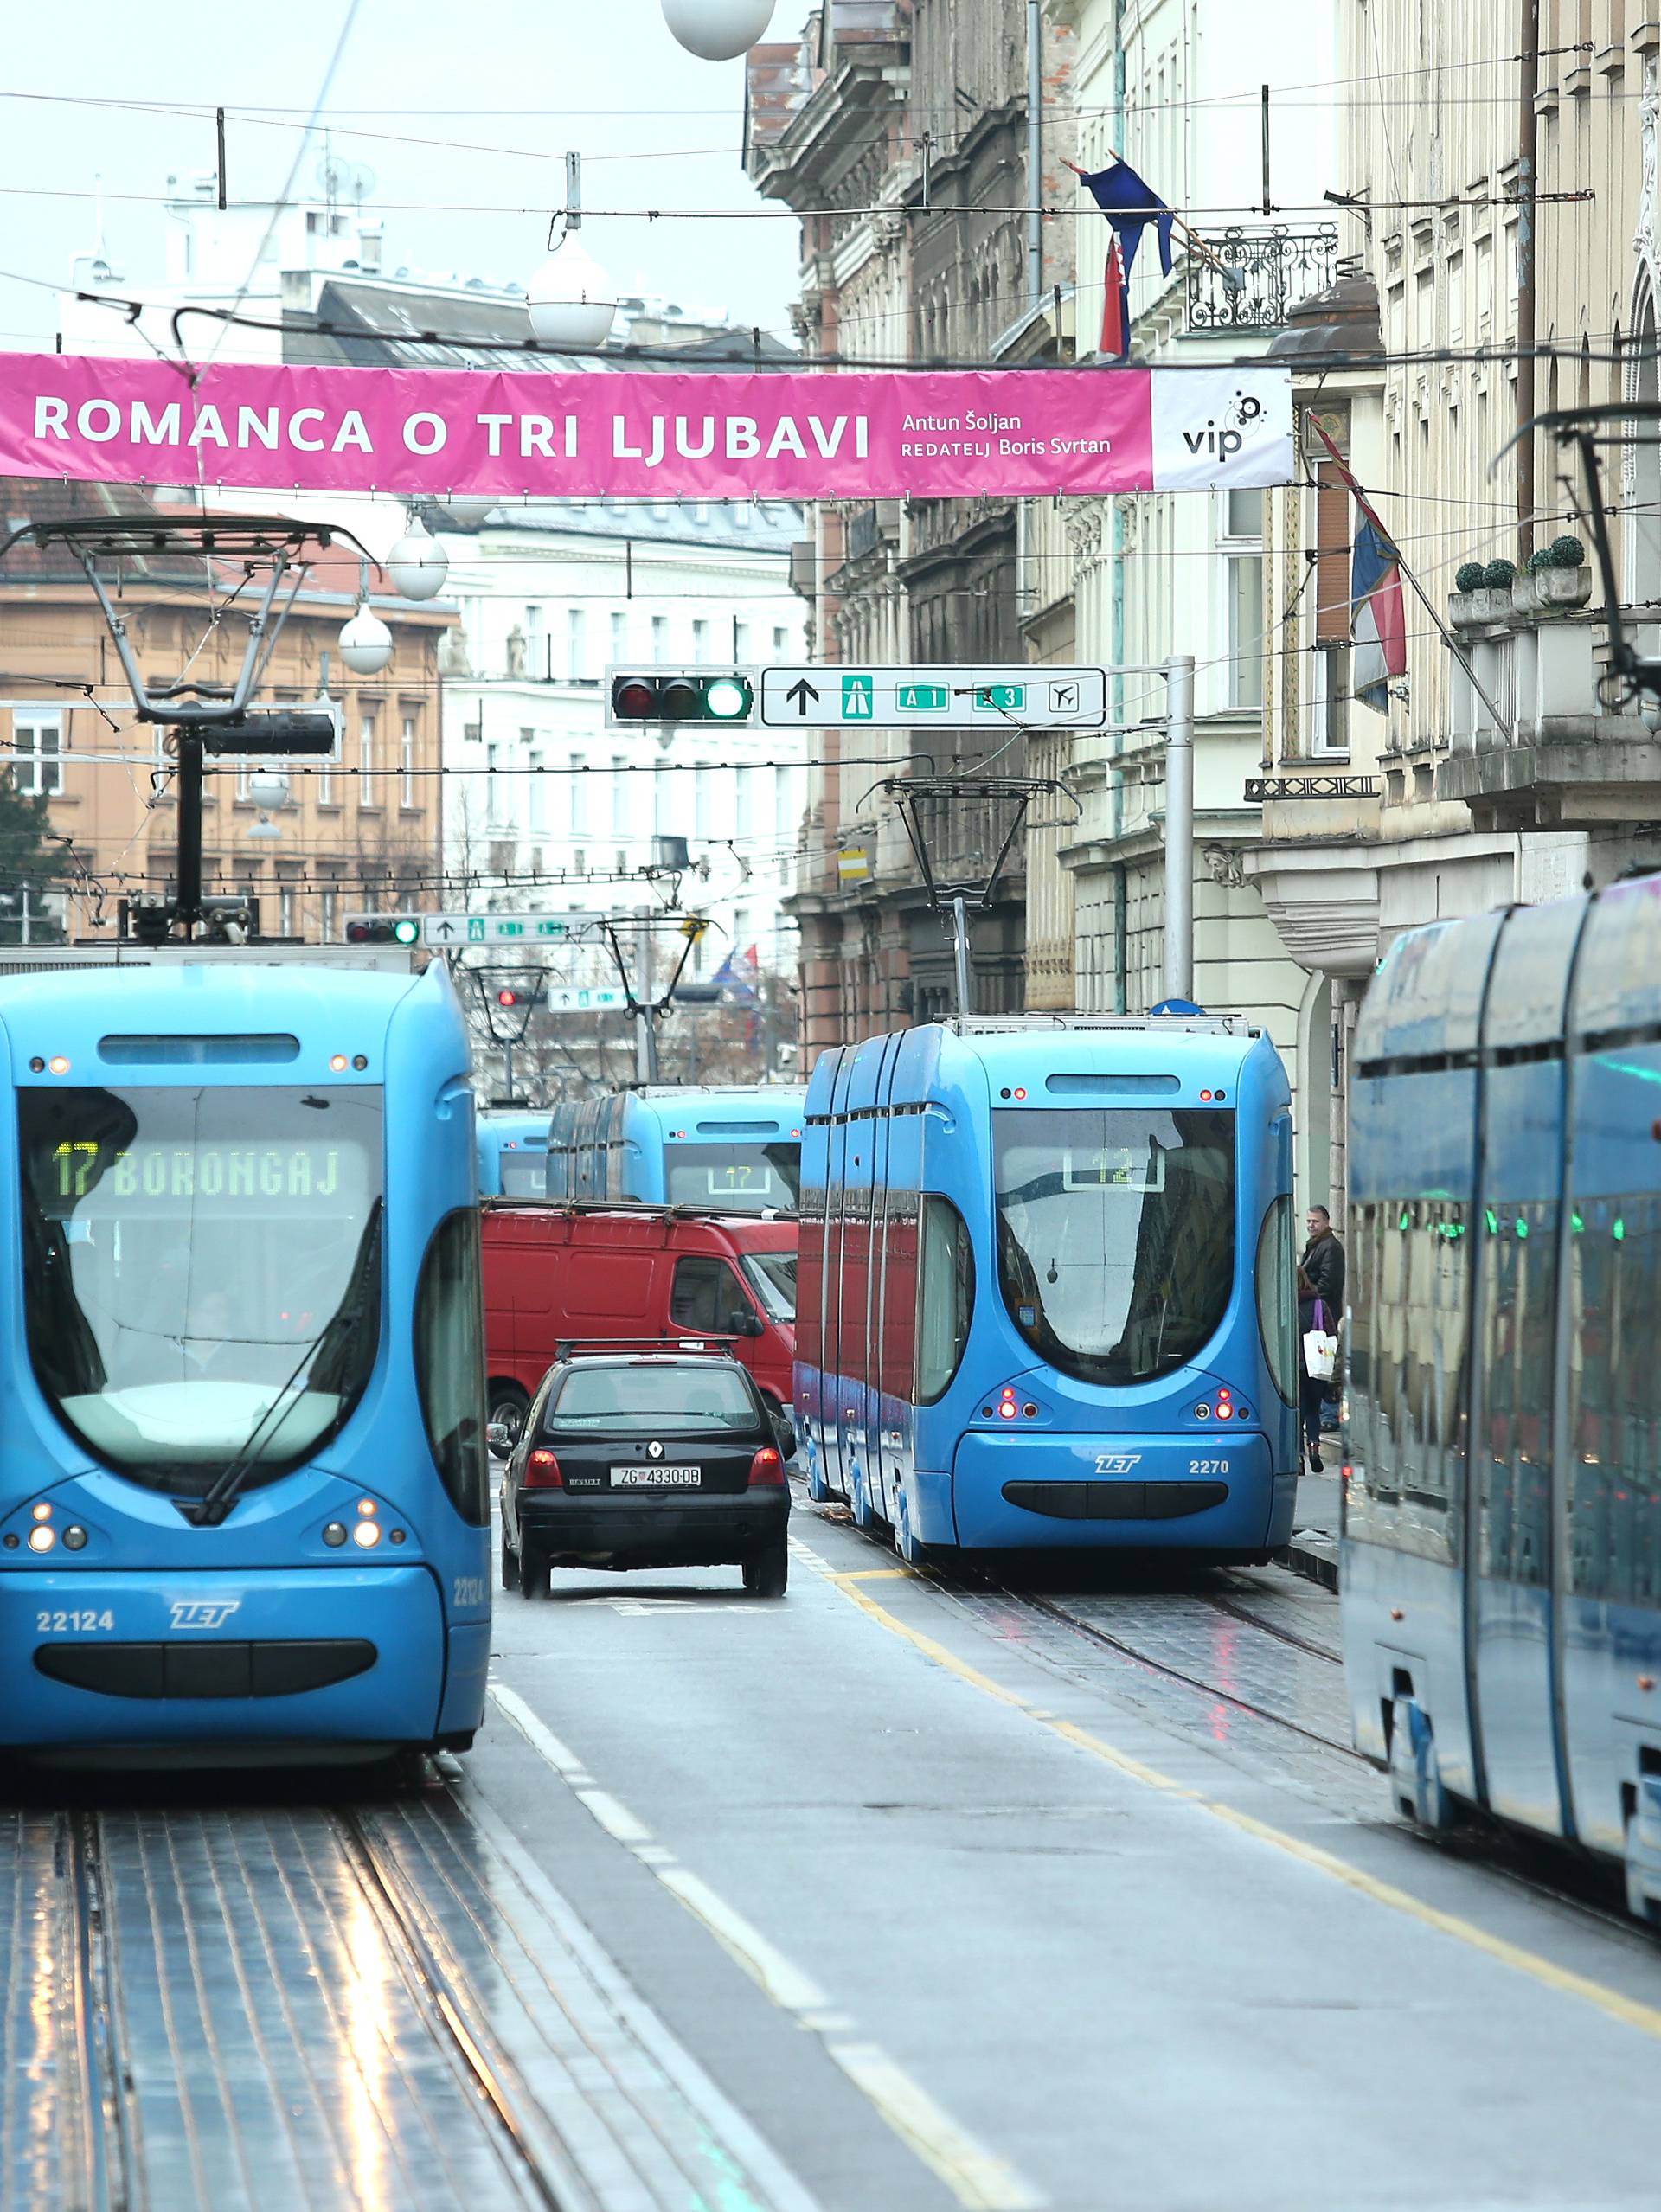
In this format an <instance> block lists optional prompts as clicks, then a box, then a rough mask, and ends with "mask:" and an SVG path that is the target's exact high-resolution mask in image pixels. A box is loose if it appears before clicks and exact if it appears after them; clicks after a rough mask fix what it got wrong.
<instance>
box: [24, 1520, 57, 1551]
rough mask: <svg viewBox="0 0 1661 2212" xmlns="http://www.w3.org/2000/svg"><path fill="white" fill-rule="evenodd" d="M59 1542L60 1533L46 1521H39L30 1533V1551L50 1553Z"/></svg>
mask: <svg viewBox="0 0 1661 2212" xmlns="http://www.w3.org/2000/svg"><path fill="white" fill-rule="evenodd" d="M57 1541H58V1532H57V1530H56V1529H54V1528H51V1527H49V1526H48V1524H47V1523H46V1522H44V1521H37V1522H36V1523H35V1526H34V1527H33V1528H32V1529H30V1530H29V1549H30V1551H50V1550H51V1548H52V1547H53V1545H54V1544H55V1543H56V1542H57Z"/></svg>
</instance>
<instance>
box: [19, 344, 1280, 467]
mask: <svg viewBox="0 0 1661 2212" xmlns="http://www.w3.org/2000/svg"><path fill="white" fill-rule="evenodd" d="M0 474H4V475H7V476H24V477H71V478H77V479H79V480H80V481H82V482H87V483H113V484H220V485H246V486H248V487H250V488H261V487H263V488H264V489H266V490H285V489H288V488H291V487H292V488H294V489H298V490H306V491H384V492H393V493H398V494H405V495H408V494H412V493H427V494H431V495H433V496H434V497H443V495H444V494H445V493H446V492H453V493H455V494H456V495H457V496H461V495H463V494H465V495H466V496H467V497H478V496H479V495H480V494H489V493H491V492H495V493H499V494H500V495H501V496H502V497H504V498H505V497H519V496H522V495H524V496H529V497H561V496H564V497H593V496H596V495H606V494H612V495H617V496H620V497H647V498H658V499H662V498H666V497H667V498H677V497H688V498H697V499H860V498H871V499H875V498H894V497H901V496H904V495H907V494H909V495H911V496H912V497H918V498H927V499H940V498H951V497H962V496H965V495H971V496H972V495H975V494H979V493H991V494H999V493H1004V494H1013V493H1042V492H1068V491H1071V492H1109V491H1147V490H1160V491H1181V490H1200V489H1203V488H1204V487H1206V486H1208V485H1213V484H1215V485H1223V486H1228V485H1235V486H1240V487H1250V486H1254V485H1266V484H1286V483H1288V482H1290V481H1291V478H1292V390H1291V379H1290V375H1289V374H1288V372H1287V371H1286V369H1255V368H1254V369H1204V370H1189V369H1025V370H1008V369H1003V370H998V369H992V370H973V371H963V372H959V371H949V372H941V373H940V374H935V373H933V372H932V371H920V372H918V373H915V374H911V375H904V374H898V373H895V372H893V371H888V372H882V373H878V372H875V371H872V372H860V371H857V370H838V371H837V372H835V373H831V372H827V371H824V370H818V371H787V372H784V373H781V374H766V375H752V374H745V373H734V374H726V375H711V374H709V373H707V372H706V373H704V374H702V375H682V374H680V373H678V372H675V373H672V374H663V375H660V374H657V373H655V372H651V371H645V370H638V369H617V370H612V371H609V372H606V373H601V374H578V375H572V374H570V373H569V372H567V373H565V374H562V375H542V374H541V373H539V372H536V371H535V370H529V371H525V372H523V373H520V372H508V373H503V372H491V373H481V372H478V371H468V370H461V369H448V370H446V369H333V368H311V367H293V368H289V367H285V368H271V367H262V366H253V365H246V364H241V363H236V362H229V363H225V364H221V365H219V366H216V367H214V368H210V369H202V370H201V371H200V372H197V373H196V375H195V379H194V381H192V379H191V378H190V376H189V375H186V374H185V373H184V371H183V369H177V368H175V367H174V366H172V365H171V364H170V363H168V362H161V361H112V360H108V359H104V358H83V357H80V356H71V355H58V354H42V355H35V354H0Z"/></svg>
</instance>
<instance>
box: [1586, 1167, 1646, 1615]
mask: <svg viewBox="0 0 1661 2212" xmlns="http://www.w3.org/2000/svg"><path fill="white" fill-rule="evenodd" d="M1569 1268H1570V1274H1569V1310H1570V1329H1571V1331H1572V1334H1571V1337H1570V1342H1571V1343H1572V1344H1573V1345H1574V1348H1575V1356H1574V1359H1573V1360H1572V1361H1571V1364H1570V1371H1569V1389H1570V1398H1569V1427H1568V1436H1569V1453H1568V1556H1569V1568H1568V1573H1569V1585H1570V1587H1571V1589H1572V1590H1573V1592H1574V1594H1575V1595H1576V1596H1577V1597H1586V1598H1594V1599H1600V1600H1605V1601H1606V1602H1608V1603H1612V1604H1615V1605H1636V1606H1661V1360H1658V1358H1657V1356H1656V1348H1655V1316H1656V1313H1657V1311H1658V1310H1661V1308H1658V1301H1661V1198H1657V1197H1656V1196H1651V1195H1650V1194H1647V1193H1645V1194H1639V1193H1633V1194H1632V1195H1630V1196H1622V1197H1604V1198H1597V1199H1587V1200H1583V1201H1581V1203H1580V1205H1579V1207H1578V1208H1577V1209H1576V1212H1575V1215H1574V1217H1573V1219H1572V1220H1571V1222H1570V1238H1569Z"/></svg>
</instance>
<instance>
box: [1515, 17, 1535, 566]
mask: <svg viewBox="0 0 1661 2212" xmlns="http://www.w3.org/2000/svg"><path fill="white" fill-rule="evenodd" d="M1519 4H1520V10H1521V18H1522V19H1521V22H1519V24H1518V26H1517V32H1518V36H1519V38H1520V40H1521V42H1522V43H1521V45H1520V46H1519V48H1518V49H1517V188H1516V189H1517V429H1518V431H1519V432H1521V431H1522V430H1523V424H1524V423H1529V422H1532V421H1533V420H1534V343H1535V330H1536V312H1535V270H1536V260H1537V253H1538V245H1537V240H1536V221H1537V219H1538V208H1539V199H1538V195H1539V190H1540V176H1539V163H1540V118H1539V114H1538V112H1536V106H1535V100H1536V95H1537V93H1538V92H1539V90H1540V0H1519ZM1534 499H1535V490H1534V433H1533V431H1532V430H1530V431H1528V432H1526V433H1524V434H1523V435H1522V436H1521V437H1520V438H1519V439H1518V441H1517V560H1518V561H1527V560H1528V557H1529V555H1530V554H1531V553H1532V552H1533V551H1534Z"/></svg>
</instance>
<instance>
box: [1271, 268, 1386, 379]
mask: <svg viewBox="0 0 1661 2212" xmlns="http://www.w3.org/2000/svg"><path fill="white" fill-rule="evenodd" d="M1383 343H1384V341H1383V336H1382V330H1381V329H1380V325H1379V319H1378V287H1377V285H1376V284H1375V283H1374V282H1373V279H1371V277H1369V276H1367V275H1364V274H1363V275H1356V276H1344V277H1340V278H1339V279H1338V280H1337V283H1336V284H1332V285H1327V287H1326V289H1325V290H1324V292H1311V295H1310V297H1309V298H1307V299H1300V300H1299V302H1298V305H1296V306H1295V307H1293V308H1292V309H1290V310H1289V311H1287V315H1286V328H1285V329H1284V330H1282V331H1281V332H1280V333H1279V336H1278V337H1276V339H1275V340H1274V343H1273V344H1272V345H1271V346H1270V348H1269V352H1268V358H1269V359H1270V360H1271V361H1286V360H1288V359H1296V358H1298V357H1299V356H1303V357H1308V356H1317V357H1318V356H1322V355H1325V354H1337V355H1341V356H1345V355H1350V354H1367V353H1375V352H1377V351H1379V350H1380V349H1382V345H1383Z"/></svg>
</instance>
